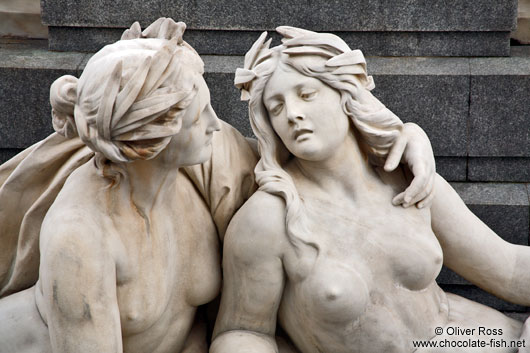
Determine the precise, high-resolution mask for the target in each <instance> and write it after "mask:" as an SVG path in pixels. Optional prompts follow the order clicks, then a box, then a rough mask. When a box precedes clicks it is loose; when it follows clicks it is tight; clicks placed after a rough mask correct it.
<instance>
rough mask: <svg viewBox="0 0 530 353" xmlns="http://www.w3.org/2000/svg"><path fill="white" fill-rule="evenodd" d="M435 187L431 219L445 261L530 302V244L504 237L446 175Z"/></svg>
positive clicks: (501, 293)
mask: <svg viewBox="0 0 530 353" xmlns="http://www.w3.org/2000/svg"><path fill="white" fill-rule="evenodd" d="M435 188H436V190H437V192H436V196H435V197H434V201H433V204H432V208H431V217H432V220H431V222H432V228H433V230H434V233H435V234H436V236H437V237H438V240H439V241H440V244H441V246H442V249H443V253H444V264H445V265H446V266H447V267H449V268H450V269H452V270H453V271H455V272H457V273H458V274H460V275H462V276H463V277H465V278H466V279H467V280H469V281H471V282H473V283H474V284H476V285H477V286H479V287H481V288H483V289H484V290H487V291H489V292H491V293H493V294H495V295H496V296H498V297H500V298H502V299H504V300H507V301H510V302H513V303H516V304H520V305H530V272H529V271H528V269H529V268H530V247H528V246H521V245H514V244H510V243H508V242H506V241H504V240H503V239H501V238H500V237H499V236H498V235H497V234H495V232H493V231H492V230H491V229H490V228H488V226H487V225H485V224H484V223H483V222H482V221H481V220H480V219H479V218H478V217H477V216H475V215H474V214H473V213H472V212H471V211H470V210H469V209H468V208H467V207H466V205H465V204H464V202H463V201H462V199H460V197H459V196H458V194H457V193H456V191H455V190H454V189H453V188H452V187H451V186H450V185H449V184H448V183H447V182H446V181H445V180H444V179H443V178H442V177H440V176H437V178H436V186H435Z"/></svg>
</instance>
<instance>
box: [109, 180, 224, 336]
mask: <svg viewBox="0 0 530 353" xmlns="http://www.w3.org/2000/svg"><path fill="white" fill-rule="evenodd" d="M175 193H176V195H175V200H176V201H175V202H174V203H172V204H171V205H164V207H159V208H153V210H152V211H151V212H150V213H149V214H148V215H147V216H145V215H144V214H143V213H142V212H137V214H136V215H135V216H134V217H130V218H129V219H124V220H123V221H124V222H127V223H128V224H127V225H125V224H122V225H121V226H120V227H117V229H127V232H121V233H120V235H119V237H118V238H117V240H116V241H115V244H113V245H112V246H113V249H114V255H115V259H116V278H117V298H118V305H119V308H120V317H121V323H122V331H123V333H124V336H127V335H133V334H140V333H146V330H148V331H149V335H151V336H154V337H156V334H153V333H154V332H152V331H153V330H155V331H156V328H157V327H158V326H160V325H162V326H165V327H166V329H167V327H168V326H169V327H173V326H174V325H175V324H176V323H178V326H183V327H180V328H177V330H178V329H180V331H182V330H183V329H184V327H185V326H187V325H189V324H191V321H190V320H193V315H192V316H191V318H187V319H186V320H184V321H183V320H182V319H183V317H182V316H189V313H190V309H191V308H195V307H196V306H198V305H202V304H205V303H207V302H209V301H211V300H212V299H213V298H215V296H217V294H218V292H219V287H220V278H221V274H220V259H219V256H220V255H219V242H218V236H217V231H216V228H215V225H214V223H213V221H212V219H211V216H210V212H209V209H208V208H207V207H206V205H205V203H204V201H203V200H202V198H201V197H200V196H199V195H198V194H197V193H196V191H195V189H194V188H193V187H191V185H190V187H189V188H184V187H183V185H182V183H180V184H179V189H178V190H175ZM192 312H193V310H192ZM184 331H185V330H184Z"/></svg>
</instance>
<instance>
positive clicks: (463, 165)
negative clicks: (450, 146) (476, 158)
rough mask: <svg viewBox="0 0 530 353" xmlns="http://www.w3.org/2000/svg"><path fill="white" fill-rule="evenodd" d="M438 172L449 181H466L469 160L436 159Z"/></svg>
mask: <svg viewBox="0 0 530 353" xmlns="http://www.w3.org/2000/svg"><path fill="white" fill-rule="evenodd" d="M435 160H436V172H437V173H438V174H440V175H441V176H443V177H444V179H445V180H447V181H465V180H466V175H467V159H466V158H465V157H435Z"/></svg>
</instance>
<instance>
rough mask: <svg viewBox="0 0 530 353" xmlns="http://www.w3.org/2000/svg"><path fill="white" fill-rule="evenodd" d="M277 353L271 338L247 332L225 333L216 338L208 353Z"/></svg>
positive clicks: (274, 342) (234, 331)
mask: <svg viewBox="0 0 530 353" xmlns="http://www.w3.org/2000/svg"><path fill="white" fill-rule="evenodd" d="M249 351H251V352H253V353H277V352H278V347H277V345H276V341H275V340H274V338H273V337H271V336H269V335H264V334H261V333H257V332H253V331H247V330H232V331H226V332H223V333H222V334H220V335H219V336H217V337H216V338H215V339H214V341H213V342H212V345H211V347H210V353H237V352H249Z"/></svg>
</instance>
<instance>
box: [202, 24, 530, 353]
mask: <svg viewBox="0 0 530 353" xmlns="http://www.w3.org/2000/svg"><path fill="white" fill-rule="evenodd" d="M277 31H278V32H279V34H280V35H282V36H283V39H282V44H281V45H279V46H276V47H273V48H270V41H266V33H263V34H262V36H261V37H260V38H259V39H258V40H257V41H256V43H255V44H254V45H253V46H252V48H251V49H250V51H249V52H248V53H247V54H246V56H245V63H244V68H240V69H238V70H237V72H236V78H235V83H236V86H237V87H238V88H240V89H241V92H242V99H244V100H248V101H249V103H248V104H249V115H250V119H251V123H252V128H253V131H254V133H255V135H256V136H257V139H258V145H259V151H260V160H259V162H258V164H257V166H256V169H255V175H256V181H257V183H258V185H259V189H258V191H257V192H256V193H254V194H253V196H252V197H251V198H250V199H249V200H248V201H247V202H246V203H245V204H244V205H243V206H242V207H241V208H240V209H239V211H238V212H237V213H236V214H235V216H234V217H233V218H232V221H231V223H230V224H229V227H228V229H227V232H226V236H225V239H224V251H223V274H224V279H223V290H222V299H221V306H220V311H219V314H218V316H217V321H216V325H215V329H214V334H213V335H214V340H213V342H212V345H211V348H210V352H212V353H221V352H222V353H224V352H230V353H235V352H259V353H261V352H276V351H277V346H276V342H275V338H274V335H275V332H276V328H277V324H279V325H280V326H281V327H282V328H283V330H284V331H285V332H286V333H287V334H288V336H289V337H290V339H291V340H292V342H293V343H294V345H295V346H296V348H297V349H298V350H299V351H301V352H303V353H309V352H333V353H339V352H363V353H370V352H377V353H380V352H413V351H414V352H424V351H429V352H431V351H432V352H456V351H458V352H468V351H470V352H471V351H472V352H477V351H479V352H515V351H517V348H502V347H501V348H500V349H497V348H494V346H492V347H488V348H479V349H478V350H477V349H474V348H469V347H473V345H472V344H471V345H469V342H470V341H471V340H473V341H478V340H484V341H486V342H488V344H490V343H491V341H490V340H493V341H494V340H498V341H500V340H501V339H504V340H506V341H507V342H510V341H511V340H515V341H517V340H520V339H521V340H522V337H521V335H522V333H523V332H522V330H523V324H522V323H521V322H519V321H516V320H514V319H511V318H509V317H507V316H505V315H504V314H502V313H500V312H498V311H496V310H494V309H492V308H489V307H487V306H484V305H482V304H478V303H475V302H473V301H471V300H468V299H464V298H462V297H459V296H457V295H454V294H450V293H445V292H444V291H442V290H441V289H440V287H439V286H438V285H437V283H436V282H435V278H436V277H437V275H438V273H439V272H440V270H441V267H442V264H445V265H446V266H448V267H449V268H451V269H452V270H454V271H455V272H457V273H459V274H461V275H462V276H463V277H464V278H466V279H468V280H469V281H471V282H473V283H474V284H476V285H478V286H479V287H481V288H483V289H485V290H487V291H489V292H491V293H493V294H495V295H497V296H499V297H500V298H503V299H505V300H508V301H511V302H513V303H518V304H521V305H530V272H529V271H528V269H529V268H530V248H529V247H525V246H518V245H513V244H509V243H507V242H505V241H503V240H502V239H501V238H499V237H498V236H497V235H496V234H495V233H494V232H493V231H492V230H490V229H489V228H488V227H487V226H486V225H485V224H484V223H482V222H481V221H480V220H479V219H478V218H477V217H476V216H475V215H473V214H472V213H471V212H470V211H469V209H467V207H466V206H465V204H464V203H463V201H462V200H461V199H460V198H459V196H458V195H457V193H456V192H455V191H454V190H453V189H452V188H451V186H450V185H449V184H448V183H447V182H446V181H445V180H444V179H443V178H442V177H440V176H439V175H437V176H436V178H435V189H436V193H434V195H433V200H432V201H433V202H432V205H425V207H423V208H418V207H410V208H402V207H393V206H392V205H391V200H392V198H393V197H394V195H396V194H397V193H398V191H399V190H401V189H403V187H404V185H406V184H407V183H408V180H409V176H408V175H407V173H408V172H407V171H406V170H405V168H400V169H397V170H395V171H393V172H388V171H385V170H384V169H383V168H381V165H382V163H381V162H378V160H380V159H381V158H382V157H384V156H386V155H387V153H388V151H389V146H391V145H392V144H393V141H394V139H395V138H396V136H398V135H399V134H400V131H401V129H403V126H404V125H403V123H402V122H401V120H400V119H399V118H398V117H397V116H396V115H394V114H393V113H392V112H391V111H390V110H389V109H387V108H386V107H385V106H384V105H383V104H382V103H381V102H380V101H379V100H377V99H376V98H375V97H374V96H373V95H372V94H371V93H370V90H371V89H372V88H373V87H374V82H373V79H372V77H370V76H368V75H367V70H366V61H365V59H364V57H363V54H362V53H361V51H359V50H351V49H350V48H349V47H348V45H347V44H346V43H345V42H344V41H342V40H341V39H340V38H339V37H337V36H335V35H332V34H327V33H315V32H311V31H306V30H303V29H298V28H293V27H279V28H277ZM481 328H482V329H481ZM463 340H466V342H468V345H467V346H466V345H464V344H461V342H462V341H463ZM417 341H423V342H434V343H433V344H438V347H439V348H436V349H435V348H424V349H423V350H422V348H417V346H415V343H414V342H417ZM494 342H495V341H494ZM520 344H521V345H520V346H519V347H522V344H523V342H522V341H521V343H520ZM432 347H436V346H432ZM441 347H446V348H441ZM455 347H462V348H455ZM466 347H467V348H466ZM478 347H484V346H480V345H479V346H478Z"/></svg>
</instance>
